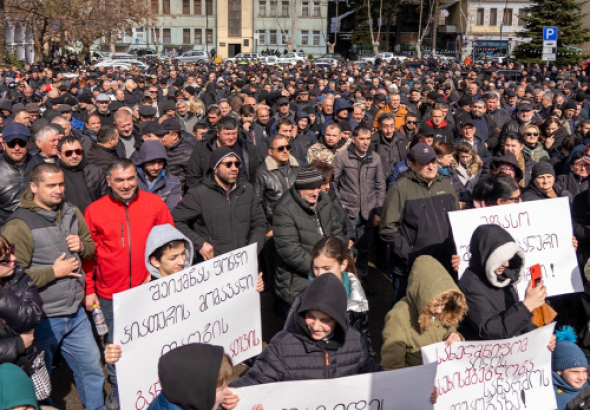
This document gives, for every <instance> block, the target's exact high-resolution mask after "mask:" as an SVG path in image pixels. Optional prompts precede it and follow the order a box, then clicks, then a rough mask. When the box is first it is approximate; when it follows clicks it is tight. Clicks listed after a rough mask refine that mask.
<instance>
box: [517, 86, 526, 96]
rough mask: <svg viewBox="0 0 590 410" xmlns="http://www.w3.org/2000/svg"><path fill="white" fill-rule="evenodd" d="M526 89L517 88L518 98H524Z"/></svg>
mask: <svg viewBox="0 0 590 410" xmlns="http://www.w3.org/2000/svg"><path fill="white" fill-rule="evenodd" d="M524 91H525V90H524V88H519V89H517V90H516V96H517V97H518V98H522V97H524Z"/></svg>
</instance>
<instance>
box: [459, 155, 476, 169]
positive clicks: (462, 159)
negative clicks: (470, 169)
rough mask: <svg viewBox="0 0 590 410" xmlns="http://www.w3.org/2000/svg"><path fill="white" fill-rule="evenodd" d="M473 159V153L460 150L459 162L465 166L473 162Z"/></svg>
mask: <svg viewBox="0 0 590 410" xmlns="http://www.w3.org/2000/svg"><path fill="white" fill-rule="evenodd" d="M472 159H473V155H471V154H469V153H465V152H460V153H459V162H460V163H461V164H462V165H463V166H464V167H467V165H469V164H471V160H472Z"/></svg>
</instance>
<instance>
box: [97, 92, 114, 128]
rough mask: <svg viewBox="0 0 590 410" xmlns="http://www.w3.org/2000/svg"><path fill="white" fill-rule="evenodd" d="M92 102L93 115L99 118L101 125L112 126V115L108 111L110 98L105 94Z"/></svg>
mask: <svg viewBox="0 0 590 410" xmlns="http://www.w3.org/2000/svg"><path fill="white" fill-rule="evenodd" d="M94 102H95V103H96V111H95V113H96V115H98V117H99V118H100V123H101V125H103V126H104V125H112V124H113V114H112V113H111V111H110V110H109V104H110V103H111V98H110V97H109V96H108V95H106V94H98V95H97V96H96V98H95V99H94Z"/></svg>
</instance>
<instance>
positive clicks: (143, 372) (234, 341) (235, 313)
mask: <svg viewBox="0 0 590 410" xmlns="http://www.w3.org/2000/svg"><path fill="white" fill-rule="evenodd" d="M257 268H258V262H257V253H256V245H250V246H247V247H244V248H241V249H238V250H236V251H233V252H229V253H226V254H223V255H221V256H218V257H215V258H213V259H211V260H208V261H205V262H203V263H200V264H198V265H195V266H192V267H190V268H187V269H185V270H183V271H181V272H178V273H175V274H174V275H171V276H168V277H166V278H162V279H158V280H155V281H152V282H149V283H147V284H145V285H142V286H139V287H137V288H133V289H130V290H128V291H125V292H121V293H117V294H115V295H114V297H113V305H114V315H115V324H114V328H115V331H114V343H115V344H118V345H120V346H121V349H122V356H121V359H120V360H119V362H118V363H117V366H116V368H117V379H118V384H119V395H120V403H121V409H122V410H142V409H145V408H147V406H149V404H150V403H151V402H152V401H153V399H154V398H155V397H156V396H157V395H158V393H159V391H160V383H159V381H158V360H159V359H160V356H162V355H163V354H165V353H166V352H168V351H170V350H172V349H175V348H177V347H179V346H183V345H186V344H190V343H208V344H214V345H219V346H223V347H224V348H225V352H226V353H227V354H229V355H230V356H231V358H232V360H233V362H234V363H239V362H241V361H243V360H246V359H248V358H250V357H252V356H254V355H257V354H259V353H260V352H261V351H262V339H261V337H262V330H261V323H260V296H259V294H258V292H256V278H257V275H258V269H257Z"/></svg>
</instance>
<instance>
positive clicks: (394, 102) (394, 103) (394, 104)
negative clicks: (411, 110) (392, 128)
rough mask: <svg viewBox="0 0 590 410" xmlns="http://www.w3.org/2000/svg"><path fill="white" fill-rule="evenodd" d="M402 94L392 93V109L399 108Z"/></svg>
mask: <svg viewBox="0 0 590 410" xmlns="http://www.w3.org/2000/svg"><path fill="white" fill-rule="evenodd" d="M400 101H401V99H400V96H399V95H392V96H390V97H389V108H391V110H392V111H397V110H398V109H399V105H400Z"/></svg>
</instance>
